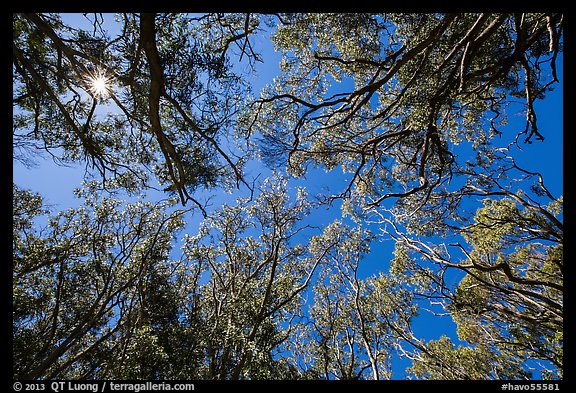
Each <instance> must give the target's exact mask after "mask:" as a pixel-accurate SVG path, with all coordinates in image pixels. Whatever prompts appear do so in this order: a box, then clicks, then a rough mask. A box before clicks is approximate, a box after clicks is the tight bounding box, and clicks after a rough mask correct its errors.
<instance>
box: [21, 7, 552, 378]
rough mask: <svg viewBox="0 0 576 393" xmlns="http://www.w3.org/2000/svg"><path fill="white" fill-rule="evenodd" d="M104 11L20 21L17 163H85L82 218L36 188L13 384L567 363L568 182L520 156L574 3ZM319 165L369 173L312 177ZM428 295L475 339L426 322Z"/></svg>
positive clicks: (356, 374) (507, 374)
mask: <svg viewBox="0 0 576 393" xmlns="http://www.w3.org/2000/svg"><path fill="white" fill-rule="evenodd" d="M83 18H85V23H84V26H83V27H81V26H79V24H77V23H76V21H74V20H73V19H71V18H70V15H67V16H65V15H58V14H14V15H13V102H14V114H13V123H14V127H13V147H14V159H15V160H18V161H19V162H21V163H24V164H25V165H28V166H31V165H34V163H35V162H38V157H39V156H40V155H41V154H43V153H42V152H46V153H47V154H49V155H50V156H51V157H52V158H53V159H54V160H55V161H56V162H57V163H60V164H66V165H67V164H78V163H82V164H84V165H85V168H86V175H87V176H86V177H87V179H86V180H87V182H85V183H84V184H83V185H82V187H81V189H79V190H78V196H80V197H82V198H83V202H82V203H83V204H82V205H81V206H79V207H76V208H73V209H69V210H65V211H61V212H58V211H54V208H53V207H50V206H47V205H46V204H45V203H44V202H43V198H42V197H41V196H40V195H38V194H35V193H34V192H33V191H31V190H24V189H22V188H20V187H19V186H18V185H17V181H15V183H16V184H15V185H14V188H13V193H14V199H13V217H14V219H13V271H14V272H13V289H14V298H13V325H14V335H13V338H14V359H15V360H14V366H13V373H14V376H15V377H17V378H31V379H32V378H60V379H68V378H106V379H198V378H199V379H300V378H301V379H388V378H394V377H395V375H396V374H395V372H396V371H397V370H393V368H392V365H393V364H394V358H395V357H397V356H401V357H406V358H408V359H410V360H411V362H412V364H411V366H410V367H409V368H408V370H406V374H405V375H406V376H407V377H409V378H423V379H484V378H487V379H494V378H501V379H516V378H517V379H523V378H531V377H534V376H536V377H545V378H561V377H562V370H563V359H562V346H563V296H562V293H563V218H562V209H563V207H562V197H561V196H560V195H554V193H553V192H551V191H550V189H549V188H548V187H547V183H546V182H545V179H544V178H543V176H542V175H541V174H540V173H539V172H538V165H537V164H538V162H536V160H533V159H531V157H526V155H525V154H524V152H523V151H522V149H521V147H522V146H523V145H525V144H532V143H535V144H537V143H546V136H547V135H546V133H545V132H544V131H543V129H542V128H541V127H539V118H540V116H539V115H538V113H537V112H536V108H537V102H538V100H542V99H545V98H546V95H547V94H548V93H549V92H550V91H551V90H552V89H553V88H554V87H555V86H557V84H558V83H559V82H560V68H559V67H557V61H558V60H559V59H561V57H560V54H561V52H562V39H563V38H562V32H563V16H562V15H561V14H558V13H511V14H505V13H501V14H492V13H482V14H476V13H457V14H442V13H428V14H273V15H257V14H221V13H209V14H201V15H196V14H194V15H188V14H145V13H143V14H128V13H125V14H118V15H115V16H111V15H101V14H86V15H84V16H83ZM264 30H266V31H267V33H270V34H271V40H272V44H273V45H275V48H276V49H277V50H278V51H279V52H281V54H282V60H281V62H280V73H279V75H277V76H276V78H275V79H274V81H273V82H272V83H271V84H270V85H268V86H266V87H265V88H264V89H263V90H262V91H261V92H259V94H258V95H257V97H256V98H252V96H251V93H252V92H251V82H252V80H251V79H250V78H251V77H252V76H253V75H254V74H252V73H251V72H252V71H254V70H255V69H256V64H257V63H258V62H260V61H264V62H266V61H267V59H266V58H263V57H262V56H261V54H260V52H259V48H258V47H257V45H256V43H257V42H262V41H261V39H262V38H264V37H267V36H264V35H260V34H261V33H262V32H263V31H264ZM265 39H267V38H265ZM245 66H247V67H245ZM510 111H513V112H518V113H521V114H522V118H523V120H522V121H521V122H520V123H521V124H520V125H519V126H517V125H514V127H508V126H507V122H508V120H509V117H510V118H511V120H512V121H513V120H514V119H513V118H512V117H511V116H508V115H507V113H508V112H510ZM249 160H252V161H251V162H249ZM520 162H522V164H519V163H520ZM263 163H265V164H267V165H268V166H272V167H274V169H275V171H276V173H275V174H274V175H273V176H271V177H268V178H267V180H263V181H262V180H259V179H258V176H259V174H258V173H257V172H258V171H259V170H260V169H262V171H265V169H264V168H263ZM247 164H249V165H250V166H248V165H247ZM316 167H317V168H321V169H325V170H327V171H331V170H332V169H334V168H341V169H343V170H344V172H345V173H346V174H348V179H347V180H346V181H344V182H343V183H342V184H332V185H331V187H330V190H329V192H325V193H324V194H323V195H308V193H307V192H306V191H305V190H304V189H294V188H292V186H291V181H292V180H293V179H291V177H296V178H303V179H305V178H306V176H307V175H309V174H311V173H312V171H311V169H313V168H316ZM246 168H250V171H251V172H252V174H253V175H254V178H250V176H249V175H248V174H247V173H245V169H246ZM266 171H267V170H266ZM15 180H16V179H15ZM235 186H236V188H237V192H239V193H241V194H242V196H241V197H240V198H239V199H237V200H236V201H235V202H233V203H232V202H230V201H231V200H232V197H231V198H230V200H228V202H227V203H225V204H222V205H221V206H209V205H208V204H207V200H209V199H210V196H211V195H213V194H212V193H221V194H224V193H222V191H228V192H233V191H234V189H235ZM151 190H158V191H161V192H162V191H163V192H165V193H166V194H167V195H165V194H162V196H161V197H156V195H157V194H154V193H150V194H146V192H150V191H151ZM151 195H155V196H151ZM128 198H130V201H126V199H128ZM138 198H140V199H144V200H138ZM146 198H147V199H146ZM148 199H149V200H148ZM158 199H159V200H158ZM178 201H179V202H180V203H181V204H182V205H184V206H191V207H190V208H187V210H183V209H179V208H176V206H175V205H176V204H177V202H178ZM189 202H191V204H189ZM339 203H341V206H342V211H341V213H342V215H343V217H340V218H338V219H336V220H334V217H331V218H330V222H329V223H326V222H320V223H316V222H315V221H314V220H315V218H317V217H319V216H321V214H320V215H317V214H318V211H319V209H324V208H330V207H331V206H337V205H338V204H339ZM188 209H191V210H188ZM197 209H198V210H200V211H201V212H202V214H203V215H204V218H205V220H204V221H203V222H202V224H201V225H200V226H198V227H193V226H192V225H191V224H190V223H192V222H194V220H195V219H196V217H194V216H193V213H194V212H196V211H197ZM331 212H332V213H333V212H334V209H332V210H331ZM192 218H194V220H193V219H192ZM350 218H351V219H352V220H350ZM354 221H355V222H354ZM376 241H378V242H393V243H394V244H395V248H394V254H393V257H391V258H388V257H387V256H378V255H375V254H374V251H373V248H372V247H373V244H374V242H376ZM367 256H370V258H371V261H372V262H377V263H380V264H381V269H379V270H380V271H379V272H378V273H375V274H372V272H370V274H366V270H365V269H366V268H365V265H364V258H366V257H367ZM388 259H390V260H388ZM426 310H430V311H431V312H433V313H437V314H439V316H438V317H440V316H443V317H446V316H449V317H451V318H452V319H453V321H454V322H455V323H456V327H457V332H456V333H457V335H458V339H459V342H454V341H455V335H454V334H453V335H452V338H450V337H448V336H443V337H441V338H439V339H437V340H431V341H428V342H427V341H426V340H423V339H422V338H420V337H418V336H417V335H416V334H415V333H414V331H413V329H412V327H413V321H414V319H415V318H417V317H419V315H421V314H422V313H425V312H427V311H426ZM400 371H402V370H400ZM534 371H536V373H533V372H534Z"/></svg>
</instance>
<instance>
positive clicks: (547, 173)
mask: <svg viewBox="0 0 576 393" xmlns="http://www.w3.org/2000/svg"><path fill="white" fill-rule="evenodd" d="M64 19H65V21H71V22H74V23H85V22H83V19H84V18H83V16H82V15H81V14H77V15H68V16H66V17H65V18H64ZM105 20H108V17H106V18H105ZM255 47H256V48H259V49H260V50H261V53H262V58H263V59H264V63H258V64H257V75H256V76H255V77H254V92H255V94H257V92H258V90H259V89H260V88H262V87H263V86H265V85H266V84H268V83H270V82H271V81H272V79H273V78H274V76H276V75H277V73H278V72H279V68H278V62H279V60H280V54H279V53H278V52H275V51H274V48H273V47H272V44H271V43H270V42H269V41H268V40H266V39H264V38H259V37H257V38H255ZM557 65H558V77H559V79H560V81H562V80H563V67H562V58H559V61H558V64H557ZM335 88H337V89H346V88H347V87H346V86H344V85H342V86H336V87H335ZM536 110H537V113H538V125H539V131H540V132H541V134H542V135H544V137H545V141H544V142H539V141H534V143H532V144H529V145H528V144H523V143H521V144H520V147H521V148H522V151H520V150H519V149H516V150H517V151H515V153H517V155H516V158H517V161H518V163H519V164H522V165H525V168H526V169H528V170H531V171H538V172H540V173H542V174H543V176H544V181H545V184H546V186H547V187H548V188H549V190H550V191H551V192H552V194H553V195H554V196H559V195H561V194H562V193H563V155H562V153H563V148H562V146H563V133H562V130H563V124H562V117H563V89H562V84H557V85H556V86H555V90H554V91H553V92H552V93H549V94H548V96H547V98H546V99H545V100H543V101H538V102H537V103H536ZM507 114H508V116H509V119H510V122H509V124H508V125H507V126H506V127H505V128H504V135H503V136H502V138H503V141H502V143H503V145H504V146H505V144H504V142H505V141H506V138H511V137H513V136H515V135H516V134H517V132H518V131H519V130H521V129H523V128H524V125H525V119H524V118H523V115H522V114H521V113H520V112H519V113H514V111H513V110H512V111H509V112H508V113H507ZM13 162H14V166H13V178H14V182H15V183H16V184H17V185H19V186H20V187H24V188H30V189H32V190H33V191H36V192H39V193H41V194H42V195H43V196H44V197H45V200H46V201H47V202H48V203H49V204H51V205H53V206H54V207H55V210H59V209H65V208H68V207H74V206H78V205H80V204H81V203H82V201H81V200H78V199H76V198H74V196H73V194H72V190H73V189H74V188H76V187H79V186H80V184H81V182H82V179H83V176H84V165H79V166H75V167H74V166H73V167H63V166H59V165H56V164H55V163H54V162H53V161H52V160H51V159H50V158H46V159H40V158H38V159H37V162H38V165H37V166H36V167H33V168H26V167H24V166H23V165H22V164H21V163H20V162H18V161H16V160H14V161H13ZM259 165H261V164H258V163H251V164H250V165H249V170H250V172H252V174H254V175H255V174H256V173H257V172H259V171H261V172H262V173H263V174H262V176H261V177H260V180H263V179H264V178H265V177H266V176H267V175H269V174H271V171H270V170H269V169H268V168H265V167H262V166H259ZM346 178H347V179H349V178H350V175H349V174H348V175H346V174H343V173H342V171H341V169H339V168H336V169H334V170H332V171H330V172H329V173H326V172H325V171H324V170H322V169H311V170H310V171H309V172H308V173H307V175H306V176H305V177H304V178H301V179H293V180H292V181H291V182H290V185H291V186H292V187H294V189H295V187H296V186H305V187H306V188H307V189H308V191H309V194H310V195H314V194H316V193H325V192H326V190H328V189H329V190H332V191H336V192H337V191H341V190H342V187H343V186H342V185H343V184H344V183H343V180H344V179H346ZM212 194H215V197H214V199H213V200H212V202H213V206H214V207H217V206H218V205H219V204H220V203H222V202H228V203H233V201H234V199H235V198H236V197H238V196H239V195H240V194H244V195H245V190H240V191H238V192H234V193H232V194H226V193H221V192H216V193H211V192H209V193H208V195H212ZM149 196H150V197H151V198H164V197H166V195H165V194H164V193H154V192H151V193H150V194H149ZM339 205H340V204H339V203H338V202H337V203H335V204H334V206H333V207H332V208H331V209H329V210H328V209H326V208H321V209H320V210H319V211H316V212H314V213H313V214H312V216H311V217H310V221H311V222H312V223H313V224H314V225H318V226H325V225H327V224H329V223H330V222H332V221H333V220H334V219H337V218H340V217H341V212H340V210H339ZM199 221H200V217H199V214H197V215H196V216H194V217H190V220H189V224H188V226H187V228H186V230H185V231H184V233H190V234H195V233H196V228H197V225H198V222H199ZM345 222H348V223H350V221H349V220H345ZM370 229H372V230H374V231H378V228H377V227H373V228H370ZM182 235H183V234H182ZM392 250H393V244H392V242H390V241H387V242H386V241H385V242H374V243H373V244H372V251H371V253H370V255H368V256H367V257H366V258H365V260H364V261H363V269H364V274H366V275H371V274H374V273H376V272H378V271H382V270H384V271H385V270H386V269H387V267H388V262H389V260H390V259H391V258H392ZM413 329H414V332H415V334H416V336H417V337H419V338H422V339H425V340H432V339H438V338H440V337H441V336H442V335H447V336H449V337H451V338H453V340H454V341H457V338H456V334H455V325H454V323H453V322H452V320H451V318H450V317H443V318H438V317H431V316H430V315H429V314H427V313H426V312H422V314H421V315H420V316H419V317H418V318H416V320H415V321H414V326H413ZM394 364H395V366H400V367H394V375H393V377H394V378H403V376H404V372H403V370H404V368H405V367H406V366H408V365H409V363H408V362H406V361H402V360H400V359H397V358H396V359H395V361H394Z"/></svg>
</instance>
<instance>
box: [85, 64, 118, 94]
mask: <svg viewBox="0 0 576 393" xmlns="http://www.w3.org/2000/svg"><path fill="white" fill-rule="evenodd" d="M87 82H88V89H89V91H90V94H91V95H92V96H93V97H94V98H106V97H107V96H108V95H109V94H110V92H111V89H112V81H111V79H110V78H109V77H108V76H107V75H106V73H105V72H104V71H102V70H96V71H94V72H93V73H91V74H90V75H89V76H88V78H87Z"/></svg>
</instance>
